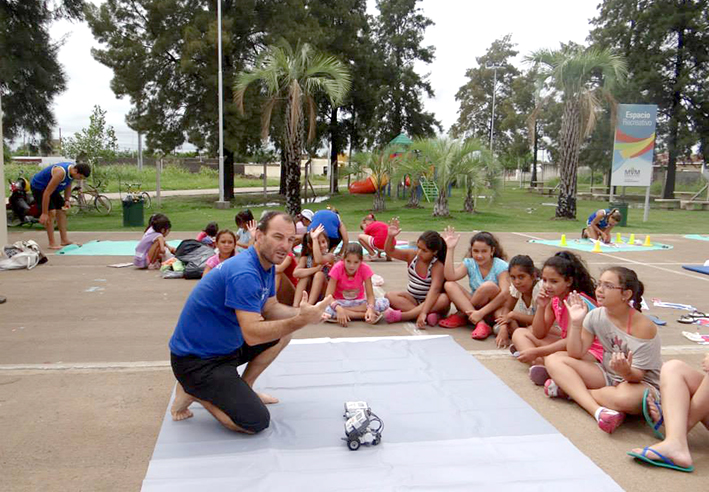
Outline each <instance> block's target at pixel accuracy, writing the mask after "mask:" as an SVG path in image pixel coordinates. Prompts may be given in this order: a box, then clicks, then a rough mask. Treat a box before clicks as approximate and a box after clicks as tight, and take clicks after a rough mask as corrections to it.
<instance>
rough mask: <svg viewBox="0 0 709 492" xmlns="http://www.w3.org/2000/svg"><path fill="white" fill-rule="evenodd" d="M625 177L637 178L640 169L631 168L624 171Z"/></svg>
mask: <svg viewBox="0 0 709 492" xmlns="http://www.w3.org/2000/svg"><path fill="white" fill-rule="evenodd" d="M624 173H625V176H626V177H628V178H637V177H639V176H640V169H636V168H634V167H631V168H629V169H626V170H625V171H624Z"/></svg>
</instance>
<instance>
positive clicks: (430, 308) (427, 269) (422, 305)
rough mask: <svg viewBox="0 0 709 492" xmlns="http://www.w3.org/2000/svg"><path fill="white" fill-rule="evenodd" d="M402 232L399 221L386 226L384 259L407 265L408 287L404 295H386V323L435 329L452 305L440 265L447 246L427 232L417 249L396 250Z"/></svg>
mask: <svg viewBox="0 0 709 492" xmlns="http://www.w3.org/2000/svg"><path fill="white" fill-rule="evenodd" d="M400 232H401V228H400V227H399V219H392V220H391V221H390V222H389V229H388V233H387V240H386V245H385V247H384V250H385V251H386V254H387V258H396V259H397V260H401V261H405V262H406V263H407V264H408V268H407V272H408V275H409V285H407V287H406V291H405V292H387V294H386V298H387V299H389V303H390V305H391V308H389V309H387V310H386V311H385V312H384V317H385V318H386V320H387V323H396V322H397V321H411V320H416V326H417V327H419V328H425V327H426V324H429V325H430V326H436V325H437V324H438V321H439V319H440V317H441V316H445V315H446V314H448V310H449V309H450V305H451V301H450V299H448V296H447V295H446V293H445V292H443V282H444V281H445V277H444V276H443V265H444V263H445V261H446V250H447V248H446V243H445V242H444V241H443V238H442V237H441V236H440V234H438V233H437V232H436V231H426V232H424V233H423V234H421V236H419V238H418V240H417V241H416V249H415V250H413V249H396V247H395V246H396V236H398V235H399V233H400Z"/></svg>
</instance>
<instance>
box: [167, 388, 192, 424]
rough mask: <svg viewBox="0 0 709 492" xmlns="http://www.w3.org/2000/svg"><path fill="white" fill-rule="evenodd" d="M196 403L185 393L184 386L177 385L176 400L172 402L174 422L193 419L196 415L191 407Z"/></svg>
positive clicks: (171, 409) (171, 410)
mask: <svg viewBox="0 0 709 492" xmlns="http://www.w3.org/2000/svg"><path fill="white" fill-rule="evenodd" d="M192 402H194V398H192V397H191V396H190V395H188V394H187V393H185V390H184V389H182V385H181V384H180V383H177V387H176V388H175V400H174V401H173V402H172V408H170V413H171V414H172V420H175V421H178V420H185V419H188V418H190V417H192V416H193V415H194V414H193V413H192V410H190V409H189V406H190V405H191V404H192Z"/></svg>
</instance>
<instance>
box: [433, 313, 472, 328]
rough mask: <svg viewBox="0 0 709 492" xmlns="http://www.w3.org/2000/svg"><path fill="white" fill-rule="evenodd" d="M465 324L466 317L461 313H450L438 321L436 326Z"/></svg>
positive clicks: (456, 326) (444, 326)
mask: <svg viewBox="0 0 709 492" xmlns="http://www.w3.org/2000/svg"><path fill="white" fill-rule="evenodd" d="M467 324H468V318H467V317H466V316H465V315H463V314H461V313H455V314H451V315H450V316H448V317H447V318H446V319H442V320H441V321H439V322H438V326H440V327H442V328H460V327H461V326H467Z"/></svg>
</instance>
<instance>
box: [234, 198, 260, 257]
mask: <svg viewBox="0 0 709 492" xmlns="http://www.w3.org/2000/svg"><path fill="white" fill-rule="evenodd" d="M234 222H236V226H237V227H238V229H237V230H236V252H237V254H238V253H241V252H242V251H244V250H246V249H248V248H249V246H251V245H252V244H254V241H255V240H256V221H255V220H254V214H252V213H251V210H249V209H248V208H247V209H244V210H242V211H241V212H239V213H238V214H236V216H235V217H234Z"/></svg>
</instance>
